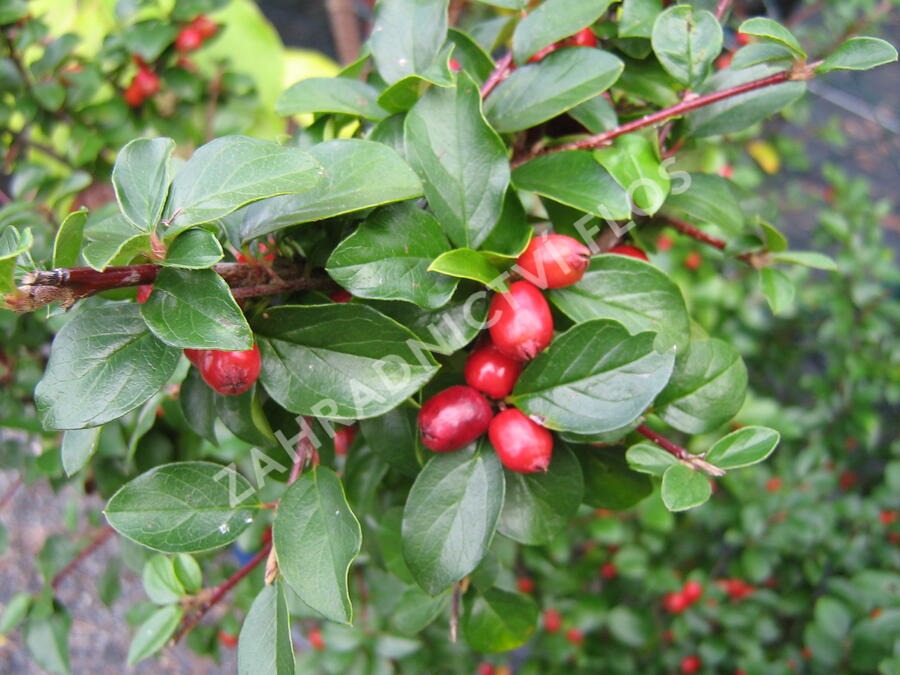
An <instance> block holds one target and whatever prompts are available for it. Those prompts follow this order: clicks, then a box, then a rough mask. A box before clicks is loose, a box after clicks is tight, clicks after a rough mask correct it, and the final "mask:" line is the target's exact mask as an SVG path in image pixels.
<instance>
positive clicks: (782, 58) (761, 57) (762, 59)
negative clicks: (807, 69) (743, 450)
mask: <svg viewBox="0 0 900 675" xmlns="http://www.w3.org/2000/svg"><path fill="white" fill-rule="evenodd" d="M793 58H794V52H792V51H791V50H790V49H788V48H787V47H785V46H784V45H781V44H777V43H775V42H752V43H750V44H749V45H746V46H745V47H741V48H740V49H739V50H738V51H737V52H735V54H734V57H733V58H732V59H731V67H732V68H734V69H738V68H747V67H749V66H755V65H757V64H759V63H771V62H775V61H778V62H781V63H779V65H780V66H782V67H784V68H787V67H789V66H790V64H791V61H792V60H793Z"/></svg>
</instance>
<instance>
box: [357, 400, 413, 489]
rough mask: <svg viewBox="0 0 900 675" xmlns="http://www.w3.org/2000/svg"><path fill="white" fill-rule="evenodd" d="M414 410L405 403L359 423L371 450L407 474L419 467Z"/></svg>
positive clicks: (411, 474)
mask: <svg viewBox="0 0 900 675" xmlns="http://www.w3.org/2000/svg"><path fill="white" fill-rule="evenodd" d="M417 414H418V413H417V411H416V409H415V408H413V407H412V406H409V405H405V406H400V407H398V408H394V409H393V410H391V411H390V412H388V413H385V414H384V415H379V416H378V417H371V418H369V419H366V420H361V421H360V423H359V426H360V430H361V431H362V433H363V436H365V439H366V445H368V446H369V447H370V448H372V452H374V453H375V454H376V455H378V456H379V457H381V459H383V460H384V461H385V462H387V463H388V464H390V465H391V466H392V467H393V468H395V469H397V470H398V471H401V472H403V473H405V474H406V475H408V476H415V475H416V474H417V473H419V468H420V466H419V461H418V459H417V458H416V441H417V438H418V436H419V427H418V425H417V422H416V417H417Z"/></svg>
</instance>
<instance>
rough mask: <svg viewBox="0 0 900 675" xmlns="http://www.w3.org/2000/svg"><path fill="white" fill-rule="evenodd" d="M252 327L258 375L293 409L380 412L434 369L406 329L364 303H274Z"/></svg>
mask: <svg viewBox="0 0 900 675" xmlns="http://www.w3.org/2000/svg"><path fill="white" fill-rule="evenodd" d="M254 328H255V330H256V332H257V334H258V335H259V336H260V340H259V344H260V349H261V350H262V375H261V376H260V380H261V382H262V383H263V386H264V387H265V388H266V391H268V392H269V394H270V395H271V396H272V398H274V399H275V400H276V401H277V402H278V403H280V404H281V405H282V406H283V407H284V408H286V409H287V410H290V411H291V412H294V413H302V414H304V415H316V416H318V417H329V418H343V419H363V418H366V417H374V416H376V415H381V414H383V413H386V412H387V411H389V410H391V409H393V408H395V407H396V406H397V405H399V404H400V402H402V401H403V400H405V399H406V398H407V397H409V396H410V395H412V394H413V393H415V392H416V391H418V390H419V388H420V387H421V386H422V385H423V384H424V383H425V382H427V381H428V380H429V379H431V377H432V375H434V373H435V372H436V371H437V365H436V362H435V361H434V358H433V357H432V356H431V355H430V354H428V353H427V352H423V350H421V349H417V347H418V343H419V341H418V340H417V339H416V337H415V336H414V335H413V334H412V333H410V331H409V330H407V329H406V328H404V327H403V326H401V325H399V324H397V323H395V322H394V321H392V320H391V319H388V318H387V317H386V316H384V315H383V314H380V313H379V312H377V311H375V310H374V309H372V308H371V307H366V306H365V305H358V304H352V303H351V304H330V305H319V306H305V307H300V306H281V307H276V308H274V309H271V310H269V311H268V312H267V317H266V318H263V319H260V320H259V322H258V323H257V324H256V325H255V326H254Z"/></svg>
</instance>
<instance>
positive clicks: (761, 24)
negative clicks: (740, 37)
mask: <svg viewBox="0 0 900 675" xmlns="http://www.w3.org/2000/svg"><path fill="white" fill-rule="evenodd" d="M738 32H740V33H744V34H745V35H755V36H756V37H758V38H762V39H763V40H771V41H772V42H778V43H780V44H783V45H784V46H785V47H787V48H788V49H790V50H791V51H793V52H794V53H795V54H796V55H797V56H799V57H800V58H801V59H805V58H806V52H805V51H803V47H801V46H800V43H799V42H798V41H797V38H796V37H795V36H794V34H793V33H792V32H791V31H789V30H788V29H787V28H785V27H784V26H782V25H781V24H780V23H778V22H777V21H774V20H773V19H770V18H768V17H765V16H754V17H753V18H752V19H747V20H746V21H744V23H742V24H741V25H740V27H739V28H738Z"/></svg>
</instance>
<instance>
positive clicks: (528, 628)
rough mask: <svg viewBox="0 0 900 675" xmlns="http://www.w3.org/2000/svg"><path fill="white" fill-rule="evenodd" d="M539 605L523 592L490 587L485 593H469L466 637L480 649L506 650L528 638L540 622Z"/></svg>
mask: <svg viewBox="0 0 900 675" xmlns="http://www.w3.org/2000/svg"><path fill="white" fill-rule="evenodd" d="M537 618H538V607H537V604H535V602H534V600H532V599H531V598H529V597H528V596H526V595H522V594H521V593H510V592H508V591H504V590H501V589H499V588H491V589H490V590H488V591H487V592H485V593H484V594H483V595H475V596H474V597H472V596H471V595H468V594H467V595H466V598H465V606H464V612H463V617H462V630H463V637H465V640H466V643H468V645H469V646H470V647H471V648H472V649H474V650H475V651H478V652H483V653H494V652H506V651H509V650H511V649H515V648H516V647H520V646H521V645H523V644H525V643H526V642H527V641H528V638H530V637H531V634H532V633H534V629H535V628H536V626H537Z"/></svg>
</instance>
